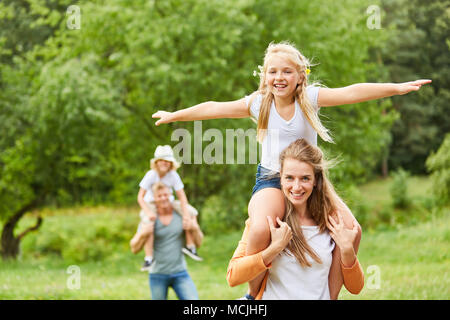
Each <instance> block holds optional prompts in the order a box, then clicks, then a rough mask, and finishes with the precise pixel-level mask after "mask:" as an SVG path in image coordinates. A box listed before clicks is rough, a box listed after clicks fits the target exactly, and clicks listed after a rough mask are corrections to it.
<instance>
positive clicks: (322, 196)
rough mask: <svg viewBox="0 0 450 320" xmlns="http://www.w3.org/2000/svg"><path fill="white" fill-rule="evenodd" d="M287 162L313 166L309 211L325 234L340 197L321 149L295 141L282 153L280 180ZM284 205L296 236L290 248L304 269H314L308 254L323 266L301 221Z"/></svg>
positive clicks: (307, 206)
mask: <svg viewBox="0 0 450 320" xmlns="http://www.w3.org/2000/svg"><path fill="white" fill-rule="evenodd" d="M286 159H294V160H298V161H301V162H306V163H308V164H309V165H311V166H312V167H313V169H314V181H315V186H314V189H313V191H312V193H311V195H310V196H309V198H308V200H307V204H306V210H308V212H309V214H310V215H311V217H312V219H313V220H314V221H315V223H316V224H317V225H318V226H319V231H320V232H324V231H325V230H326V229H327V221H328V216H329V215H330V214H332V213H333V212H335V211H336V209H337V207H338V202H337V199H338V198H337V194H336V191H335V190H334V187H333V185H332V184H331V182H330V181H329V180H328V174H327V163H326V161H325V159H324V157H323V153H322V151H321V150H320V149H319V148H318V147H315V146H313V145H311V144H309V143H308V142H307V141H306V140H305V139H298V140H296V141H294V142H292V143H291V144H290V145H289V146H288V147H287V148H286V149H284V150H283V152H281V154H280V163H281V170H280V174H281V177H283V165H284V160H286ZM285 202H286V212H285V215H284V218H283V220H284V221H285V222H286V223H287V224H288V225H289V226H290V227H291V229H292V235H293V237H292V240H291V241H290V242H289V244H288V246H287V249H289V251H290V252H291V253H292V254H293V255H294V256H295V258H296V259H297V260H298V262H299V263H300V265H301V266H302V267H310V266H311V264H310V263H309V262H308V260H307V259H306V254H308V255H309V256H311V258H312V259H313V260H315V261H316V262H317V263H322V261H321V260H320V258H319V256H318V255H317V254H316V253H315V252H314V250H313V249H312V248H311V247H310V246H309V245H308V243H307V241H306V239H305V237H304V236H303V232H302V228H301V225H300V221H299V219H298V216H297V214H296V210H295V208H294V206H293V204H292V203H291V202H290V201H289V200H287V199H286V197H285Z"/></svg>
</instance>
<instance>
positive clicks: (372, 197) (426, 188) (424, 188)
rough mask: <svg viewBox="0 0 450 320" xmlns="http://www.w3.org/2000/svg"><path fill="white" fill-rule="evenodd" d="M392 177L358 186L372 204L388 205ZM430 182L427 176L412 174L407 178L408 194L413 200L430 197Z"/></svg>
mask: <svg viewBox="0 0 450 320" xmlns="http://www.w3.org/2000/svg"><path fill="white" fill-rule="evenodd" d="M391 184H392V178H391V177H388V178H377V179H375V180H373V181H371V182H369V183H366V184H364V185H362V186H360V187H359V189H360V191H361V193H362V194H363V195H364V198H365V199H366V200H367V201H368V202H369V203H371V204H373V205H388V204H390V203H391V201H392V200H391V196H390V193H391V192H390V187H391ZM431 187H432V182H431V179H430V178H429V177H427V176H413V177H409V178H408V182H407V188H408V189H407V190H408V195H409V196H410V197H411V198H412V200H413V201H416V202H417V201H420V200H423V199H424V198H428V197H432V192H431Z"/></svg>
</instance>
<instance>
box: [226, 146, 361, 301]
mask: <svg viewBox="0 0 450 320" xmlns="http://www.w3.org/2000/svg"><path fill="white" fill-rule="evenodd" d="M280 163H281V168H280V175H281V188H282V192H283V196H284V200H285V202H286V212H285V214H284V218H283V220H284V221H281V220H280V218H278V217H277V222H278V225H279V228H275V227H274V224H273V222H272V218H270V217H267V218H268V223H269V226H270V233H271V239H272V241H271V243H270V245H269V246H268V247H267V248H266V249H264V250H263V251H261V252H259V253H257V254H254V255H250V256H247V255H246V254H245V252H246V245H247V239H248V235H249V231H250V230H251V226H250V224H249V223H248V220H247V222H246V228H245V230H244V234H243V236H242V239H241V241H240V242H239V246H238V248H237V249H236V251H235V253H234V255H233V257H232V259H231V260H230V263H229V266H228V272H227V281H228V283H229V284H230V285H231V286H235V285H239V284H241V283H244V282H247V281H250V280H252V279H254V278H256V277H257V276H258V275H260V274H262V275H263V276H264V280H263V283H262V286H261V288H260V289H259V290H258V293H257V294H256V299H271V300H274V299H277V300H279V299H281V300H299V299H308V300H324V299H326V300H328V299H333V300H334V299H337V297H338V294H339V291H340V289H341V286H342V282H343V283H344V285H345V287H346V288H347V289H348V290H349V291H350V292H351V293H354V294H357V293H359V292H360V291H361V289H362V288H363V286H364V274H363V272H362V269H361V266H360V264H359V262H358V259H357V257H356V253H355V250H354V243H355V240H356V237H357V233H358V230H357V225H356V223H355V224H354V225H353V227H352V228H351V229H348V228H346V227H344V224H343V221H342V220H343V217H342V214H341V212H340V211H339V198H338V196H337V194H336V192H335V190H334V188H333V185H332V184H331V183H330V181H329V180H328V177H327V174H326V172H327V167H326V163H325V160H324V159H323V154H322V152H321V150H320V149H319V148H317V147H314V146H312V145H310V144H309V143H308V142H307V141H306V140H305V139H299V140H296V141H294V142H292V143H291V144H290V145H289V146H288V147H287V148H286V149H285V150H284V151H283V152H282V153H281V155H280ZM333 240H334V241H333ZM267 270H268V272H266V271H267ZM247 297H248V298H249V299H252V298H253V297H251V296H250V295H247Z"/></svg>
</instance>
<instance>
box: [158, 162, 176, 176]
mask: <svg viewBox="0 0 450 320" xmlns="http://www.w3.org/2000/svg"><path fill="white" fill-rule="evenodd" d="M155 165H156V170H157V171H158V173H159V175H161V176H164V175H165V174H166V173H167V172H169V171H170V170H171V169H172V162H170V161H166V160H158V161H156V163H155Z"/></svg>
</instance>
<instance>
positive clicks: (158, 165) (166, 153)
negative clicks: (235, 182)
mask: <svg viewBox="0 0 450 320" xmlns="http://www.w3.org/2000/svg"><path fill="white" fill-rule="evenodd" d="M179 167H180V164H179V163H178V161H177V160H176V159H175V157H174V156H173V151H172V148H171V147H170V146H169V145H165V146H158V147H157V148H156V150H155V155H154V158H153V159H151V160H150V168H151V170H149V171H147V173H146V174H145V176H144V178H143V179H142V181H141V182H140V183H139V187H140V189H139V193H138V203H139V205H140V207H141V209H142V210H141V212H140V213H139V216H140V218H141V221H140V223H139V227H138V230H139V229H140V228H141V227H142V226H143V225H144V224H152V225H154V221H155V220H156V218H157V215H156V207H155V205H154V199H153V192H152V189H151V187H152V185H153V184H154V183H156V182H158V181H161V182H163V183H164V184H165V185H166V186H168V187H169V189H170V192H171V195H170V201H171V202H172V206H173V208H174V210H175V211H176V212H177V213H178V214H180V215H181V216H182V217H183V221H184V223H190V219H191V216H196V215H198V212H197V210H196V209H195V208H194V207H192V206H191V205H190V204H189V203H188V200H187V197H186V193H185V192H184V184H183V182H182V181H181V178H180V176H179V175H178V173H177V172H176V171H175V170H176V169H178V168H179ZM173 190H175V193H176V195H177V198H178V200H175V198H174V196H173ZM153 241H154V236H153V232H152V233H151V235H150V236H149V237H148V239H147V241H146V242H145V244H144V251H145V260H144V264H143V266H142V268H141V271H149V270H150V266H151V265H152V262H153ZM182 251H183V253H185V254H186V255H188V256H190V257H191V258H193V259H194V260H197V261H201V260H203V259H202V258H201V257H200V256H199V255H198V254H197V250H196V247H195V245H194V241H193V238H192V235H191V234H190V232H188V231H186V247H184V248H183V249H182Z"/></svg>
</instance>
